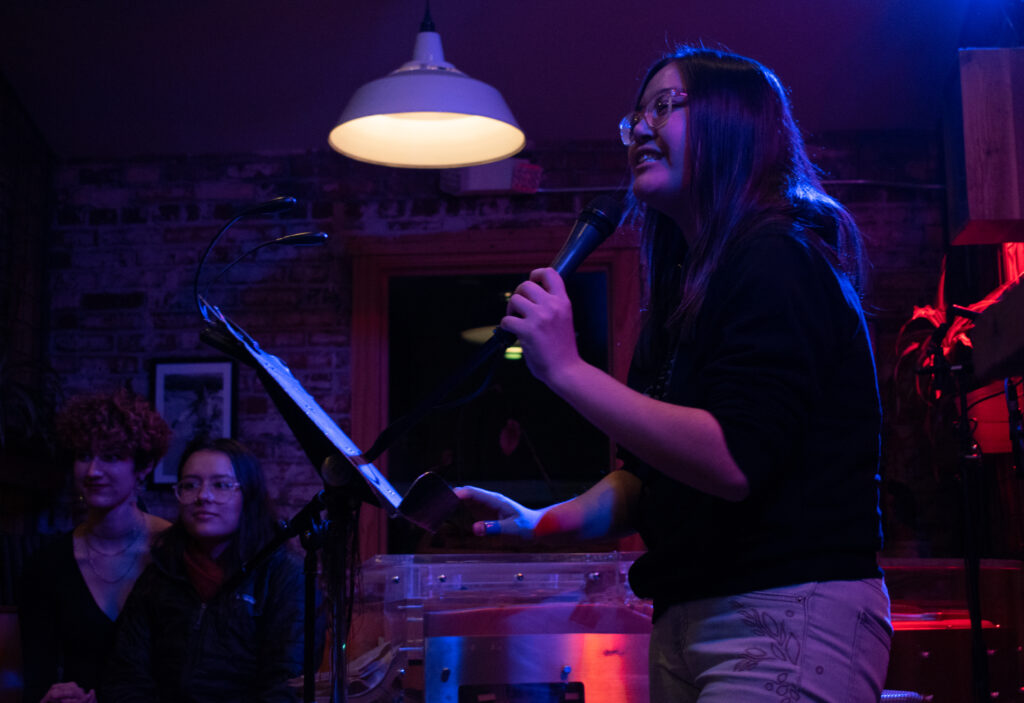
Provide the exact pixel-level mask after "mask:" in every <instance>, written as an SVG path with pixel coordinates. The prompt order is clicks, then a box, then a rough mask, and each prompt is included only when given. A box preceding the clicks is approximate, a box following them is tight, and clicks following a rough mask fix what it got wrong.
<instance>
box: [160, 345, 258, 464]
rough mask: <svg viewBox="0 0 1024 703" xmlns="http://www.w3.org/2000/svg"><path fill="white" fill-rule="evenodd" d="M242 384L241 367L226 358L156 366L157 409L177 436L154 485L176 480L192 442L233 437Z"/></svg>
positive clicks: (163, 361) (162, 362)
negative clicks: (185, 453)
mask: <svg viewBox="0 0 1024 703" xmlns="http://www.w3.org/2000/svg"><path fill="white" fill-rule="evenodd" d="M237 381H238V376H237V367H236V364H235V362H233V361H230V360H226V359H159V360H155V361H154V362H153V386H152V398H153V406H154V407H155V408H156V411H157V412H158V413H160V415H161V416H162V417H163V418H164V420H166V421H167V424H168V425H170V427H171V432H172V435H171V444H170V447H169V448H168V450H167V454H166V455H165V456H164V458H163V459H162V460H161V461H160V462H159V463H158V464H157V465H156V467H155V468H154V470H153V483H155V484H170V483H174V482H175V481H177V473H178V464H179V463H180V462H181V458H182V455H183V454H184V452H185V448H186V447H187V446H188V444H189V442H191V441H192V440H193V439H195V438H197V437H200V436H206V437H210V438H220V437H232V436H234V431H235V404H236V397H237V387H238V382H237Z"/></svg>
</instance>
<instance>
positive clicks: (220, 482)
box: [174, 478, 242, 503]
mask: <svg viewBox="0 0 1024 703" xmlns="http://www.w3.org/2000/svg"><path fill="white" fill-rule="evenodd" d="M205 483H206V482H205V481H201V480H199V479H196V478H186V479H183V480H181V481H178V482H177V483H176V484H174V495H176V496H177V497H178V502H179V503H194V502H195V500H196V498H198V497H199V494H200V493H201V492H202V490H203V485H204V484H205ZM241 487H242V484H240V483H239V482H238V481H230V480H228V479H226V478H215V479H213V480H212V481H210V483H209V497H210V502H211V503H227V502H228V501H229V500H231V496H232V495H234V493H235V491H237V490H238V489H239V488H241Z"/></svg>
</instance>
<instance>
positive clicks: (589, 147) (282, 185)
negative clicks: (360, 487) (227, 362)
mask: <svg viewBox="0 0 1024 703" xmlns="http://www.w3.org/2000/svg"><path fill="white" fill-rule="evenodd" d="M811 148H812V152H813V154H814V157H815V159H816V161H817V162H818V163H819V164H820V165H821V166H822V167H823V168H824V170H825V177H826V178H827V179H830V180H833V181H837V182H836V183H835V184H834V185H832V186H830V190H831V191H832V192H833V193H834V194H835V195H836V196H837V197H839V198H840V200H842V201H843V202H844V203H846V204H847V205H848V206H849V207H850V208H851V210H852V211H853V213H854V215H855V216H856V217H857V219H858V221H859V223H860V225H861V227H862V228H863V230H864V233H865V236H866V239H867V242H868V252H869V255H870V257H871V259H872V262H873V265H874V272H873V277H872V283H871V288H870V292H869V295H868V299H867V301H868V306H869V309H870V310H871V313H872V322H871V324H872V328H873V334H874V337H875V342H876V349H877V355H878V360H879V370H880V374H881V376H882V378H883V380H884V379H885V378H886V377H887V375H888V374H889V373H890V372H891V368H892V349H893V346H894V343H895V334H896V332H897V331H898V329H899V326H900V325H901V324H902V322H903V321H904V320H906V318H907V317H908V316H909V315H910V313H911V310H912V307H913V305H922V304H926V303H929V302H931V301H932V300H933V298H934V294H935V288H936V284H937V281H938V277H939V270H940V260H941V255H942V250H943V241H944V220H943V213H944V203H945V196H944V193H943V191H942V190H941V189H936V188H927V187H919V186H913V187H911V186H908V185H906V184H922V183H924V184H936V183H940V182H941V181H942V174H941V159H940V154H939V147H938V145H937V144H936V142H935V141H934V140H932V139H931V138H930V137H929V135H926V134H892V133H885V134H867V135H866V134H857V135H848V134H845V135H829V136H827V137H825V138H822V139H820V140H818V141H817V142H816V143H814V144H812V146H811ZM530 156H531V158H532V160H533V161H534V162H535V163H538V164H540V165H542V166H543V168H544V174H545V177H544V180H543V181H542V186H543V187H544V188H550V189H552V190H553V191H555V192H546V193H538V194H535V195H511V196H509V195H505V196H473V197H461V198H460V197H454V196H449V195H445V194H443V193H441V192H440V190H439V188H438V174H437V173H436V172H417V171H403V170H398V169H386V168H380V167H374V166H367V165H364V164H357V163H355V162H352V161H350V160H347V159H344V158H342V157H340V156H338V155H336V154H334V153H332V152H328V151H323V152H314V153H307V154H298V155H275V156H243V157H203V158H189V157H174V158H166V159H145V160H136V161H130V162H88V163H67V164H63V165H61V166H60V167H59V168H58V170H57V173H56V176H55V179H54V183H55V200H56V210H55V216H54V222H53V233H52V251H51V255H50V268H49V275H50V285H51V296H52V311H51V316H52V326H51V337H50V353H51V358H52V362H53V364H54V365H55V366H56V367H57V368H58V370H59V371H60V373H61V374H62V375H63V377H64V378H65V379H66V381H67V383H68V386H69V390H70V391H72V392H75V391H81V390H87V389H92V388H96V387H110V386H114V385H118V384H124V383H128V384H130V385H131V386H133V387H134V388H135V390H137V391H139V392H144V393H145V392H148V390H149V384H150V373H151V369H152V363H153V361H154V360H156V359H165V358H181V357H202V356H212V355H214V353H213V352H212V350H210V349H209V348H207V347H205V345H203V344H201V343H200V341H199V338H198V332H199V330H200V327H201V325H200V319H199V317H198V315H197V313H196V311H195V308H194V304H193V299H192V291H191V286H192V278H193V275H194V271H195V265H196V261H197V260H198V257H199V255H200V254H201V252H202V250H203V249H204V248H205V246H206V244H207V243H208V242H209V240H210V239H211V237H212V236H213V234H214V233H215V232H216V230H217V229H218V227H220V226H221V225H222V224H223V222H224V221H225V220H226V219H228V218H229V217H230V216H231V215H232V214H233V213H235V212H236V211H237V210H238V209H239V208H240V207H244V206H248V205H251V204H254V203H258V202H260V201H263V200H266V199H269V198H271V197H274V196H277V195H293V196H295V197H296V198H297V199H298V201H299V205H298V207H296V208H295V209H294V210H293V211H292V212H289V213H287V214H285V215H283V216H280V217H277V218H269V219H247V220H245V221H243V222H241V223H239V224H238V225H236V226H235V228H234V229H232V230H231V232H230V233H229V234H228V235H227V237H226V238H225V241H224V242H223V243H222V244H221V245H220V246H219V247H218V248H217V249H216V250H215V252H214V254H213V258H214V260H215V262H216V263H217V264H220V265H223V263H225V262H226V261H228V260H230V259H231V258H233V257H234V256H235V255H237V254H238V253H240V252H242V251H244V250H246V249H248V248H251V247H252V246H255V245H256V244H258V243H260V242H263V241H266V240H268V239H272V238H274V237H276V236H280V235H282V234H285V233H291V232H298V231H304V230H324V231H326V232H328V233H329V234H331V235H332V238H331V240H330V242H329V243H328V244H327V245H326V248H325V249H313V250H310V249H288V250H285V249H283V248H277V249H276V251H268V250H264V251H262V252H260V254H258V255H257V256H255V257H254V258H253V259H252V260H250V261H248V262H247V263H245V264H243V265H240V266H238V267H236V268H235V269H233V270H232V271H231V272H230V273H229V274H228V275H227V276H226V279H225V280H224V282H223V284H218V285H217V286H216V287H215V288H214V289H213V291H211V296H210V297H211V300H212V301H214V302H216V303H218V304H219V305H220V306H221V307H222V308H223V309H224V310H225V312H227V313H228V314H229V315H231V316H232V317H233V318H234V319H236V320H237V321H238V322H239V323H240V324H242V326H244V327H245V328H246V329H247V330H248V331H249V332H250V333H251V334H252V335H253V336H254V337H255V338H256V339H257V340H259V341H260V343H261V344H262V346H264V348H266V349H268V350H270V351H272V352H273V353H275V354H277V355H279V356H281V357H282V358H283V359H284V360H285V361H287V362H288V363H289V366H290V367H291V369H292V371H293V373H294V374H295V376H296V377H297V378H298V379H299V381H300V382H302V384H303V385H304V386H305V387H306V389H307V390H309V392H310V393H312V394H313V395H314V396H315V397H316V398H317V399H318V400H319V401H320V403H321V405H323V407H324V408H325V409H326V410H327V412H328V413H329V414H330V415H331V416H332V417H334V418H335V419H336V420H337V421H338V422H339V424H340V425H341V426H342V428H343V429H345V430H346V431H347V430H348V429H349V424H348V423H349V418H350V412H351V408H350V406H349V358H350V346H351V344H352V340H351V339H350V335H349V322H350V319H349V318H350V305H351V296H352V291H351V287H350V284H349V268H350V262H349V260H348V258H347V256H346V250H345V241H344V237H343V236H339V235H342V234H344V233H359V234H379V235H382V236H385V235H387V236H396V235H400V236H416V235H417V234H419V233H423V232H441V231H459V230H467V229H476V228H490V227H495V228H497V227H501V228H528V227H537V226H546V225H564V226H565V227H566V228H567V230H568V226H569V224H570V223H571V222H572V220H573V219H574V217H575V215H576V213H577V212H578V211H579V209H580V208H581V207H582V205H583V204H585V203H586V201H587V199H588V198H589V195H590V194H588V193H585V192H577V191H573V190H570V189H571V188H574V187H577V186H580V185H583V186H587V187H595V188H596V187H601V186H617V185H622V184H623V183H624V182H625V173H624V167H623V163H622V154H621V150H620V149H619V148H615V147H613V146H609V145H606V144H602V145H593V144H580V145H575V146H574V147H572V148H568V149H566V148H559V149H537V150H535V151H534V152H533V153H532V154H531V155H530ZM853 181H867V182H865V183H860V182H853ZM218 268H219V266H213V267H211V271H213V270H217V269H218ZM238 426H239V438H240V439H242V440H243V441H245V442H246V443H248V444H250V445H252V446H253V447H254V448H255V449H256V450H257V452H258V453H259V454H260V455H261V456H262V457H264V461H265V466H266V469H267V472H268V476H269V479H270V482H271V486H272V493H273V495H274V498H275V501H276V502H277V504H278V506H279V508H280V509H281V511H282V513H284V514H290V512H291V511H293V510H295V509H297V508H298V507H299V506H301V505H302V504H304V502H305V501H306V499H308V497H309V496H310V495H312V494H313V493H314V492H315V491H316V490H317V489H318V487H319V482H318V479H317V477H316V475H315V473H314V471H313V470H312V468H310V467H309V466H308V462H306V460H305V459H304V457H303V456H301V454H300V452H299V450H298V448H297V447H296V445H295V443H294V440H293V439H292V436H291V434H290V432H289V431H288V429H287V427H286V426H285V425H284V423H283V421H282V420H280V419H279V417H278V415H277V413H276V410H274V409H273V406H272V405H271V403H270V401H269V400H268V398H267V397H266V394H265V393H264V391H263V388H262V386H261V385H260V384H259V382H258V380H257V379H256V377H255V374H254V373H252V372H251V371H250V370H248V369H242V370H241V371H240V383H239V405H238ZM148 498H149V502H150V505H151V507H152V508H153V509H155V510H157V511H159V512H164V513H169V512H171V511H173V506H172V505H171V504H170V501H169V498H168V495H167V493H166V492H165V491H151V492H150V494H149V496H148Z"/></svg>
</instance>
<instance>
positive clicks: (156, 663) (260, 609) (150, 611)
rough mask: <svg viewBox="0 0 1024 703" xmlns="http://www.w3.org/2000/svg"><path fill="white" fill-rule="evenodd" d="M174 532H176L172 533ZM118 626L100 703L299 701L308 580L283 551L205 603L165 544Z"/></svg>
mask: <svg viewBox="0 0 1024 703" xmlns="http://www.w3.org/2000/svg"><path fill="white" fill-rule="evenodd" d="M172 529H173V528H172ZM153 559H154V561H153V563H152V564H150V565H149V566H148V567H146V570H145V571H144V572H142V575H141V576H140V577H139V580H138V581H137V582H136V583H135V588H134V589H133V590H132V593H131V595H130V596H129V597H128V602H127V603H125V606H124V610H123V611H122V612H121V616H120V617H119V618H118V621H117V637H116V643H115V646H114V651H113V654H112V655H111V658H110V661H109V663H108V665H107V671H106V680H105V682H104V686H103V691H102V696H101V698H100V700H102V701H105V702H106V703H129V702H131V701H138V702H139V703H156V702H157V701H159V702H162V703H255V702H257V701H259V702H262V703H270V702H281V703H284V702H291V701H298V700H299V698H300V695H299V693H300V691H299V689H297V688H295V687H293V686H291V685H289V680H290V679H294V678H297V677H300V676H302V660H303V656H302V655H303V638H302V637H303V614H304V609H303V604H304V602H305V599H304V590H303V575H302V567H301V566H300V565H299V563H298V560H297V559H296V558H295V557H294V556H293V555H292V554H291V553H289V552H287V550H286V549H284V548H281V549H279V550H278V551H276V552H275V553H274V554H273V555H272V556H271V557H270V558H269V559H268V560H267V561H266V562H263V563H262V564H260V565H259V566H257V567H256V568H255V569H254V570H253V572H252V573H251V574H249V575H248V576H247V577H246V578H245V580H244V581H242V583H241V584H240V585H239V586H238V587H237V588H234V589H231V590H229V591H225V590H221V592H219V593H218V594H216V595H215V596H214V597H213V599H212V600H210V601H209V602H207V603H204V602H203V601H202V600H201V599H200V597H199V594H198V593H197V592H196V589H195V588H194V587H193V586H192V584H191V582H190V581H189V580H188V577H187V576H186V574H185V566H184V562H183V560H182V558H181V556H180V554H179V555H177V556H175V551H174V550H173V549H172V548H171V547H170V545H168V544H164V545H163V546H162V547H161V546H158V547H157V548H156V549H155V550H154V552H153Z"/></svg>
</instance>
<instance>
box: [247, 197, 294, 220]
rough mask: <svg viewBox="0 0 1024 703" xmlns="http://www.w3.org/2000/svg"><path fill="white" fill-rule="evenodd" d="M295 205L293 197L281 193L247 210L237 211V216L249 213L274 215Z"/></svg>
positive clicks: (248, 214)
mask: <svg viewBox="0 0 1024 703" xmlns="http://www.w3.org/2000/svg"><path fill="white" fill-rule="evenodd" d="M293 207H295V198H293V197H292V196H290V195H282V196H279V197H277V198H274V199H272V200H268V201H267V202H265V203H260V204H259V205H253V206H252V207H251V208H249V209H248V210H243V211H242V212H240V213H238V216H237V217H236V219H238V218H242V217H249V216H250V215H276V214H277V213H279V212H286V211H288V210H291V209H292V208H293Z"/></svg>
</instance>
